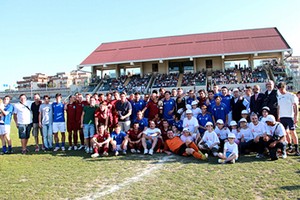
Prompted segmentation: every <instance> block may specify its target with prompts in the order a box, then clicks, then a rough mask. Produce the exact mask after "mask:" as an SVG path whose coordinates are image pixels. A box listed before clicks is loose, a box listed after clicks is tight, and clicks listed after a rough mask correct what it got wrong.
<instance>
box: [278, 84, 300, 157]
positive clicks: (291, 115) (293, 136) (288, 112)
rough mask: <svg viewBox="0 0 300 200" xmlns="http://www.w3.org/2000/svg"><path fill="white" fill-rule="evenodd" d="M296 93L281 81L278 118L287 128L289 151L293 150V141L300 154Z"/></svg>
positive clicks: (298, 154) (297, 152)
mask: <svg viewBox="0 0 300 200" xmlns="http://www.w3.org/2000/svg"><path fill="white" fill-rule="evenodd" d="M296 98H297V97H296V95H294V94H292V93H290V92H287V90H286V84H285V83H284V82H280V83H279V84H278V96H277V99H278V110H277V111H278V118H279V119H277V121H280V122H281V123H282V125H283V126H284V128H285V130H286V133H287V134H286V139H287V142H288V146H289V151H292V150H293V149H292V142H293V143H294V146H295V152H296V155H297V156H300V151H299V146H298V143H299V142H298V135H297V133H296V130H295V125H296V124H297V123H298V101H297V100H296Z"/></svg>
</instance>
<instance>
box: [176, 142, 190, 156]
mask: <svg viewBox="0 0 300 200" xmlns="http://www.w3.org/2000/svg"><path fill="white" fill-rule="evenodd" d="M186 148H188V147H187V146H186V144H185V143H184V144H182V145H181V146H180V148H179V149H178V151H177V152H176V153H177V154H178V155H180V156H182V155H183V154H184V153H185V150H186Z"/></svg>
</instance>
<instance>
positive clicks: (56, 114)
mask: <svg viewBox="0 0 300 200" xmlns="http://www.w3.org/2000/svg"><path fill="white" fill-rule="evenodd" d="M55 99H56V102H54V103H52V109H53V134H54V141H55V148H54V150H53V151H58V150H59V149H60V146H59V138H58V132H60V133H61V150H62V151H65V140H66V135H65V132H66V122H65V106H64V104H63V102H62V101H61V99H62V96H61V94H60V93H57V94H56V95H55Z"/></svg>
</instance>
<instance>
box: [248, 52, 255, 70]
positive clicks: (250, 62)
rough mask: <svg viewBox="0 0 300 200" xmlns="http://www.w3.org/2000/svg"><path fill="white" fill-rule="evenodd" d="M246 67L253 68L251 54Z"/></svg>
mask: <svg viewBox="0 0 300 200" xmlns="http://www.w3.org/2000/svg"><path fill="white" fill-rule="evenodd" d="M248 67H251V69H252V70H253V68H254V59H253V55H252V54H251V55H250V57H249V60H248Z"/></svg>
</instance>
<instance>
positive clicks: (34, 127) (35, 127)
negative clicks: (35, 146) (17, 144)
mask: <svg viewBox="0 0 300 200" xmlns="http://www.w3.org/2000/svg"><path fill="white" fill-rule="evenodd" d="M39 131H40V133H41V136H43V133H42V129H41V128H40V127H39V123H33V124H32V136H33V137H36V136H38V133H39Z"/></svg>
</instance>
